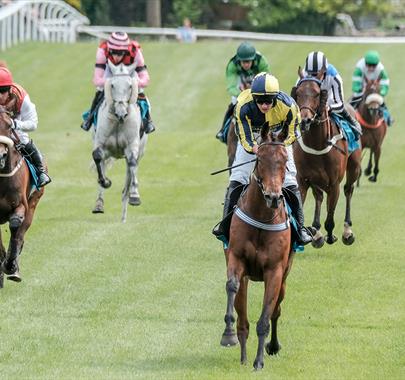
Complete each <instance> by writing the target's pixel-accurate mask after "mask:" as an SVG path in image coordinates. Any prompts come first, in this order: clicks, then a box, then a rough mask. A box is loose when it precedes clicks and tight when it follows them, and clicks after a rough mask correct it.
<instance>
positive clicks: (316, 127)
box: [302, 111, 337, 149]
mask: <svg viewBox="0 0 405 380" xmlns="http://www.w3.org/2000/svg"><path fill="white" fill-rule="evenodd" d="M336 132H337V130H334V129H333V125H332V120H331V118H330V117H329V115H328V114H327V112H326V111H324V112H323V113H322V115H321V116H320V118H319V119H317V120H316V121H315V122H314V123H312V124H311V126H310V128H309V130H308V131H305V133H303V135H302V138H303V140H304V141H305V145H307V146H309V147H313V148H315V149H316V148H318V149H321V148H324V147H325V142H326V141H328V140H329V139H330V138H331V137H332V136H333V135H334V134H335V133H336Z"/></svg>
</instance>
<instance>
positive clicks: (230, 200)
mask: <svg viewBox="0 0 405 380" xmlns="http://www.w3.org/2000/svg"><path fill="white" fill-rule="evenodd" d="M243 188H244V186H243V185H242V184H241V183H240V182H238V181H231V182H230V183H229V186H228V188H227V190H226V194H225V200H224V211H223V215H222V218H223V219H222V221H221V222H220V223H219V224H217V225H216V226H215V227H214V229H213V230H212V233H213V234H214V235H215V236H216V237H217V239H219V240H222V241H223V239H224V238H225V239H226V241H229V229H230V227H231V220H232V215H233V209H234V207H235V206H236V204H237V203H238V199H239V197H240V195H241V193H242V191H243Z"/></svg>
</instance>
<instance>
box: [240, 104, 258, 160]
mask: <svg viewBox="0 0 405 380" xmlns="http://www.w3.org/2000/svg"><path fill="white" fill-rule="evenodd" d="M235 114H236V129H237V135H238V137H239V141H240V143H241V145H242V147H243V149H245V150H246V152H248V153H253V146H254V145H257V142H256V140H255V138H254V136H253V131H252V122H251V120H250V118H249V116H248V115H247V114H246V112H244V109H243V108H242V107H241V106H240V104H239V103H238V104H237V105H236V111H235Z"/></svg>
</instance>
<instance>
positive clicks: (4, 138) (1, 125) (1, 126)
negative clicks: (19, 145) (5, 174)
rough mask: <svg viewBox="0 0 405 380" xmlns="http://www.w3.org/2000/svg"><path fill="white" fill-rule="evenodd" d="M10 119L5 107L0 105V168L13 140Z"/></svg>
mask: <svg viewBox="0 0 405 380" xmlns="http://www.w3.org/2000/svg"><path fill="white" fill-rule="evenodd" d="M11 125H12V120H11V117H10V112H9V111H8V110H7V108H6V107H4V106H0V170H2V169H4V168H5V166H6V162H7V157H8V153H9V151H10V150H11V149H12V148H13V146H14V142H13V140H12V139H11Z"/></svg>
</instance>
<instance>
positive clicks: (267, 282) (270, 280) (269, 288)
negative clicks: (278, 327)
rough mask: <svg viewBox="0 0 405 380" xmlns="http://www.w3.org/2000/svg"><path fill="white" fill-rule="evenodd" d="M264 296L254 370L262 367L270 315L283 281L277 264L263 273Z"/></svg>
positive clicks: (257, 326) (273, 309) (281, 270)
mask: <svg viewBox="0 0 405 380" xmlns="http://www.w3.org/2000/svg"><path fill="white" fill-rule="evenodd" d="M263 277H264V298H263V308H262V313H261V315H260V319H259V321H258V322H257V325H256V333H257V337H258V340H259V342H258V345H257V354H256V359H255V361H254V363H253V367H254V369H255V370H258V369H262V368H263V367H264V344H265V340H266V338H267V336H268V335H269V331H270V321H269V320H270V316H272V315H273V314H274V313H275V311H276V307H277V304H278V300H279V296H280V289H281V284H282V281H283V267H282V265H281V263H280V264H278V265H277V266H276V267H275V268H274V269H272V270H267V271H266V272H265V273H264V276H263Z"/></svg>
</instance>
